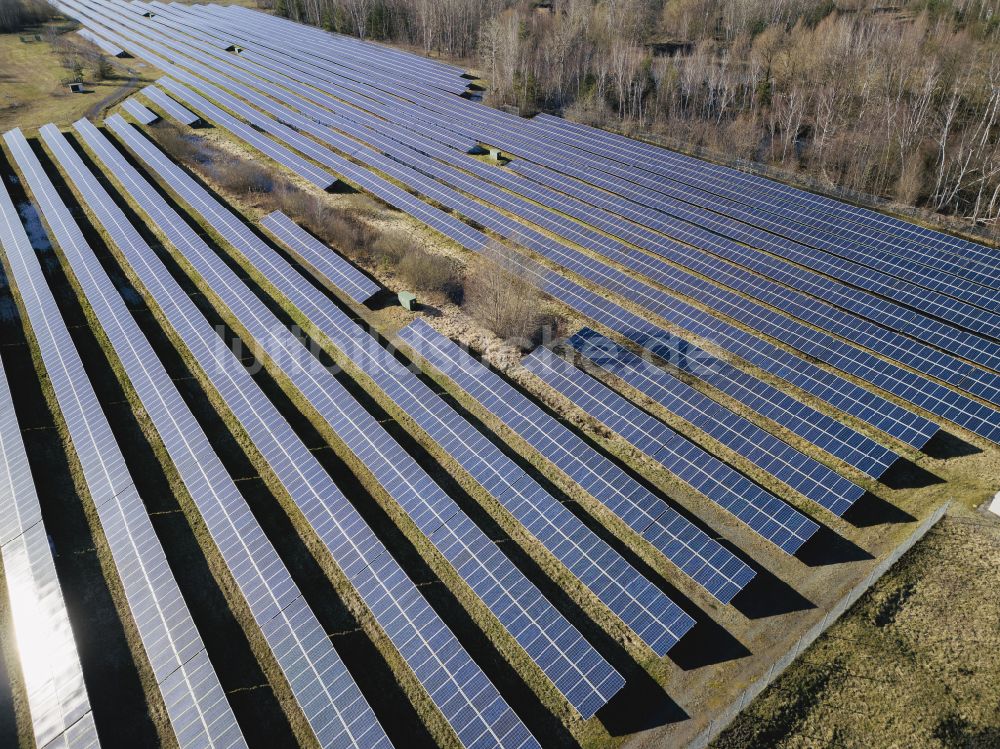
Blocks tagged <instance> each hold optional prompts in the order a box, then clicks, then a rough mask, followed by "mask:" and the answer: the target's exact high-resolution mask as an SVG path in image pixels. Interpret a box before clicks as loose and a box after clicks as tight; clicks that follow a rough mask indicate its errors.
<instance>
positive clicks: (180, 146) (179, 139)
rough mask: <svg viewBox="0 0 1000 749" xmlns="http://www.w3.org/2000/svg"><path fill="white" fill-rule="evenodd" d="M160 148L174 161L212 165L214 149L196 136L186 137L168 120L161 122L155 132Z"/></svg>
mask: <svg viewBox="0 0 1000 749" xmlns="http://www.w3.org/2000/svg"><path fill="white" fill-rule="evenodd" d="M154 132H155V133H156V140H157V142H158V143H159V144H160V147H161V148H162V149H163V150H164V151H166V152H167V153H168V154H170V156H172V157H173V159H174V161H180V162H189V163H197V164H202V165H207V164H211V163H212V161H213V158H212V156H213V154H212V149H210V148H209V147H208V146H207V145H206V144H205V143H204V141H203V140H202V139H201V138H199V137H198V136H196V135H186V134H184V133H182V132H180V131H179V130H177V128H175V127H174V126H173V125H171V124H169V123H168V122H167V121H166V120H160V122H159V124H157V126H156V128H155V131H154Z"/></svg>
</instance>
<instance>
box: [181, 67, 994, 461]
mask: <svg viewBox="0 0 1000 749" xmlns="http://www.w3.org/2000/svg"><path fill="white" fill-rule="evenodd" d="M190 66H191V64H189V67H190ZM175 74H176V73H175ZM180 75H181V76H182V77H184V76H186V74H183V73H182V74H180ZM209 75H211V74H209ZM185 79H186V80H187V81H188V83H191V84H192V85H196V87H199V88H201V89H202V90H208V91H212V92H214V93H213V96H215V97H218V98H221V99H222V100H225V101H226V103H227V106H230V107H231V108H233V109H234V110H235V111H239V112H240V113H241V114H242V115H243V116H246V117H247V118H248V119H250V121H251V122H253V123H254V124H256V125H257V126H258V127H262V128H264V129H267V130H268V131H269V132H272V133H274V134H276V135H277V136H278V137H280V138H282V139H283V140H285V141H286V142H289V143H292V144H295V146H296V147H297V148H300V150H303V152H305V153H308V154H309V155H310V156H312V157H313V158H316V159H317V160H319V161H320V162H321V163H325V164H327V165H331V166H333V167H334V168H337V166H339V165H338V164H337V162H336V160H333V159H331V158H330V157H329V155H328V153H327V154H324V153H323V152H322V149H320V151H317V150H316V147H315V145H314V144H313V142H308V143H305V144H303V143H302V141H301V138H300V136H297V135H295V134H294V133H290V131H288V130H287V128H283V127H282V126H279V125H276V124H275V123H273V122H272V121H270V120H269V119H268V118H265V117H262V116H261V115H260V114H259V112H258V111H257V110H252V109H250V108H249V107H247V106H246V105H244V104H242V103H240V102H238V101H236V100H234V99H232V97H229V96H228V95H226V94H224V93H222V92H219V91H218V90H217V89H216V88H215V87H213V86H206V85H203V84H196V83H194V82H193V80H190V79H189V77H187V78H185ZM216 80H217V79H216ZM228 87H229V88H231V89H234V90H237V89H236V87H235V86H233V85H231V84H230V85H229V86H228ZM255 103H256V104H257V105H258V106H262V107H263V108H265V109H266V110H269V111H272V112H278V113H280V112H282V111H283V110H282V109H281V108H279V107H276V106H275V105H273V103H268V102H267V101H266V100H262V99H258V100H255ZM285 117H286V118H288V117H289V115H288V114H287V113H286V114H285ZM303 120H304V118H299V119H298V120H296V126H297V127H300V128H305V129H307V130H309V127H310V124H311V123H310V122H308V121H303ZM310 132H313V131H311V130H310ZM313 134H314V135H317V136H318V137H322V136H323V135H324V134H323V133H318V132H313ZM325 139H326V140H327V141H328V142H330V140H329V138H328V137H326V138H325ZM351 148H354V149H356V146H351ZM352 155H354V156H355V157H359V153H353V154H352ZM386 161H387V160H382V161H381V162H379V164H378V166H379V168H381V169H384V170H386V171H389V172H390V173H391V171H392V170H391V169H389V168H387V166H386V163H385V162H386ZM369 163H371V160H370V159H369ZM425 168H426V165H425ZM394 176H395V175H394ZM407 183H408V184H410V185H411V186H414V187H416V188H417V189H420V190H421V191H422V192H424V194H429V195H430V196H432V197H434V199H435V200H438V201H439V202H445V203H446V204H447V205H450V206H451V207H456V208H457V209H458V210H461V211H462V212H463V213H465V214H466V215H470V217H472V218H475V219H476V220H477V221H480V222H481V223H485V224H486V225H487V226H490V227H491V228H494V229H495V230H498V231H501V233H505V234H506V235H507V236H508V237H515V238H517V239H518V240H520V241H522V242H524V243H525V244H527V245H528V246H530V247H531V248H532V249H535V250H536V251H541V252H543V253H544V252H545V251H546V250H547V251H548V252H549V254H550V256H551V255H552V254H553V253H558V255H559V256H560V260H559V261H560V262H561V264H563V265H564V266H565V267H568V268H570V269H571V270H574V271H576V272H580V271H581V270H582V271H584V276H585V277H586V278H588V280H592V281H597V282H598V283H602V284H603V285H604V286H605V287H607V288H609V289H611V290H613V291H617V292H618V293H620V294H623V295H625V294H628V295H629V296H630V297H631V298H637V299H638V300H639V302H640V303H641V304H643V305H644V306H646V307H647V308H649V309H651V310H652V311H654V312H656V314H658V315H661V316H663V317H666V318H667V319H669V320H672V321H677V315H678V314H680V315H681V319H682V320H683V322H684V323H685V324H686V325H687V327H689V328H692V327H693V328H694V329H695V330H696V332H698V333H699V334H701V335H712V336H716V337H718V336H720V335H724V336H728V337H729V338H730V339H731V340H732V343H733V344H734V346H735V351H736V352H737V353H739V355H741V356H744V357H746V358H748V359H750V361H751V362H752V363H754V364H756V365H758V366H761V367H762V368H764V369H768V368H769V367H770V369H771V371H774V372H781V373H783V374H785V376H786V377H787V376H788V372H789V369H790V368H791V371H793V372H795V374H794V375H793V376H792V377H791V378H790V381H791V382H792V383H793V384H795V385H798V386H799V387H802V388H803V389H806V390H807V391H808V392H811V393H812V394H814V395H817V396H819V397H821V398H824V399H825V400H827V401H828V402H831V403H834V402H835V403H838V404H840V406H841V408H843V409H844V410H848V411H849V412H850V413H852V415H854V416H856V417H858V418H861V419H863V420H866V421H868V422H869V423H871V424H873V425H874V426H877V427H879V428H881V429H883V430H885V431H888V432H889V433H890V434H894V435H895V436H898V437H900V438H901V439H904V440H906V441H911V442H912V443H913V444H916V445H922V444H923V443H924V442H925V441H926V439H927V438H928V437H929V435H930V434H933V431H934V429H935V427H934V425H933V424H931V423H930V422H928V421H927V420H925V419H922V418H921V417H918V416H916V415H914V414H911V413H908V412H907V411H905V410H904V409H901V408H899V407H898V406H895V405H894V404H893V403H891V402H889V401H887V400H885V399H883V398H881V397H880V396H876V395H874V394H873V393H871V392H870V391H866V390H864V389H862V388H859V387H857V386H854V385H853V384H852V383H850V382H848V381H847V380H844V379H843V378H840V377H837V376H836V375H832V374H831V373H829V372H826V371H825V370H822V369H820V368H819V367H816V366H815V365H812V364H810V363H809V362H807V361H804V360H802V359H800V358H798V357H795V356H792V355H791V354H789V353H787V352H785V351H783V350H782V349H780V348H778V347H775V346H773V345H771V344H769V343H767V342H766V341H763V340H761V339H757V338H755V337H753V336H749V335H748V334H746V333H744V332H743V331H740V330H739V329H737V328H735V327H733V326H731V325H728V324H726V323H722V322H721V321H719V320H717V319H715V318H712V317H711V316H710V315H707V314H706V313H701V312H700V310H697V309H695V308H693V307H691V306H690V305H686V304H684V303H682V302H680V301H679V300H672V303H671V304H666V303H664V302H663V300H662V299H661V300H657V299H655V294H654V292H653V290H652V289H651V288H648V287H646V286H645V284H642V283H641V282H638V281H636V280H635V279H628V280H626V281H625V282H624V283H622V279H623V278H624V276H623V275H622V274H620V273H618V272H616V271H614V270H613V269H610V268H609V267H608V266H603V265H601V264H597V265H596V266H595V265H594V264H593V263H589V266H590V267H587V264H586V263H585V261H581V260H580V258H581V257H582V255H580V254H579V253H574V252H572V251H568V250H567V249H566V248H565V247H564V246H562V245H557V244H556V243H551V242H550V243H548V245H546V242H545V238H544V237H541V235H537V233H532V232H530V231H526V230H525V229H524V227H523V225H521V224H518V223H516V222H512V221H511V220H510V219H505V218H503V217H501V216H500V214H498V213H497V212H496V211H490V210H485V211H484V210H483V209H480V208H478V206H473V205H472V204H470V203H469V201H467V200H465V199H463V198H461V197H460V196H457V194H454V193H451V192H450V191H447V190H442V189H441V188H440V187H439V186H438V185H437V184H435V185H434V186H431V187H428V184H427V181H426V180H419V179H416V180H415V179H413V177H412V176H411V178H410V179H409V180H408V182H407ZM493 197H494V199H495V200H500V202H501V204H502V203H503V202H505V201H504V199H503V194H502V193H500V192H498V191H494V192H493ZM506 202H509V201H506ZM484 215H485V216H486V218H485V219H484ZM526 239H527V240H529V241H526ZM539 245H541V246H539ZM552 245H556V246H555V247H553V246H552ZM567 258H568V259H567ZM646 300H648V301H646ZM759 311H762V312H763V313H766V310H763V308H760V309H759ZM777 319H781V318H777ZM798 330H800V332H801V331H802V330H805V328H804V327H802V326H800V328H799V329H798ZM803 345H804V344H803ZM816 346H818V347H819V348H816V347H812V346H811V345H810V348H809V349H808V350H809V352H810V354H811V355H815V354H816V353H823V352H825V351H826V350H827V349H826V348H824V346H825V342H824V341H823V340H821V341H820V342H819V343H817V344H816ZM820 349H822V351H820ZM848 360H850V359H849V358H848ZM872 361H873V359H872V358H869V359H866V360H865V362H867V364H871V362H872ZM867 364H865V365H864V366H862V365H859V364H855V363H854V362H853V361H851V363H850V365H849V366H848V365H845V366H846V367H847V368H846V371H849V372H850V373H852V374H861V375H863V374H864V373H865V371H867V370H866V369H865V366H867ZM795 370H797V371H795ZM893 371H895V370H893ZM897 374H898V373H897ZM906 374H907V373H903V374H902V375H900V377H901V378H902V379H903V380H906V383H905V384H897V385H896V390H898V391H899V393H898V394H902V395H904V396H906V395H909V396H910V397H911V398H913V399H917V398H921V397H924V396H926V395H927V394H928V393H930V394H931V395H932V396H933V397H941V398H942V399H943V400H944V401H948V400H950V401H953V402H951V403H948V402H944V403H943V405H942V406H941V408H942V409H943V410H945V411H947V413H948V414H950V415H951V416H952V417H953V418H955V419H956V420H959V422H960V423H964V424H965V425H966V426H968V427H969V428H972V429H979V430H983V431H986V432H987V433H992V431H993V430H994V427H993V426H992V424H991V422H990V421H989V417H990V414H991V413H992V411H991V410H990V409H984V408H982V407H977V406H976V404H971V403H970V402H968V401H967V399H966V400H962V399H961V397H958V396H956V394H953V393H951V392H950V391H948V392H945V391H944V390H943V389H939V388H936V387H934V386H933V385H932V384H930V383H921V382H920V381H919V379H917V380H914V379H913V378H907V377H906V376H905V375H906ZM883 379H884V378H883ZM880 382H882V380H880ZM914 383H916V384H914ZM914 393H916V394H914ZM845 398H848V399H850V400H851V401H853V402H852V403H849V404H845ZM956 398H957V399H958V401H957V403H956V402H954V401H955V399H956ZM926 401H927V399H926V398H925V397H924V399H923V400H922V401H920V402H922V403H924V404H925V405H926Z"/></svg>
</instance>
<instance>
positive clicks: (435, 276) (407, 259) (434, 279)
mask: <svg viewBox="0 0 1000 749" xmlns="http://www.w3.org/2000/svg"><path fill="white" fill-rule="evenodd" d="M396 271H397V273H399V275H400V277H401V278H402V279H403V280H404V281H406V283H407V284H409V286H410V287H411V288H412V289H415V290H419V291H424V292H428V293H434V294H443V295H444V296H446V297H448V298H449V299H451V300H453V301H460V300H461V297H462V284H461V282H460V281H459V278H458V274H457V273H456V272H455V264H454V263H453V262H452V261H451V260H449V259H448V258H445V257H441V256H440V255H433V254H431V253H429V252H427V251H426V250H422V249H420V248H417V247H414V248H411V249H410V251H409V252H408V253H407V254H406V255H404V256H403V257H402V259H401V260H400V261H399V265H398V267H397V269H396Z"/></svg>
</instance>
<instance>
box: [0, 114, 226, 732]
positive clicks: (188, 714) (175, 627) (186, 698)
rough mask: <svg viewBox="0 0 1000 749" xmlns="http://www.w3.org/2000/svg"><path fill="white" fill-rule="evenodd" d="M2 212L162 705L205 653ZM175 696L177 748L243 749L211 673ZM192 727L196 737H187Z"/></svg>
mask: <svg viewBox="0 0 1000 749" xmlns="http://www.w3.org/2000/svg"><path fill="white" fill-rule="evenodd" d="M49 127H51V126H49ZM4 139H5V140H6V142H7V145H8V146H9V148H10V149H11V152H12V153H13V154H14V157H15V160H16V161H17V162H18V165H19V166H20V168H21V170H22V173H24V174H25V176H26V178H27V179H28V182H29V184H30V185H31V187H32V191H33V192H34V194H35V196H36V197H37V198H38V200H39V201H40V203H41V205H42V209H43V213H44V214H45V216H46V218H47V219H48V222H49V226H50V227H52V228H53V230H54V231H58V237H57V238H58V239H59V241H60V244H61V245H62V246H63V249H64V251H71V250H72V248H73V247H74V242H75V235H79V229H78V228H77V227H76V226H75V224H74V223H73V222H72V219H71V218H69V214H68V211H67V210H66V208H65V206H64V205H63V204H62V203H61V201H60V199H59V198H58V196H57V194H56V193H55V190H54V188H53V187H52V184H51V182H49V180H48V178H47V177H46V176H45V174H44V172H43V171H42V169H41V165H40V164H39V163H38V160H37V158H36V157H35V156H34V153H33V152H32V151H31V149H30V147H29V146H28V143H27V141H26V140H25V139H24V137H23V136H22V135H21V132H20V131H19V130H12V131H11V132H9V133H7V134H6V135H5V136H4ZM0 212H2V215H3V223H0V225H2V226H5V228H6V232H5V233H4V235H3V240H4V249H5V251H6V254H7V258H8V260H9V262H10V267H11V270H12V280H13V281H14V283H15V284H16V285H17V288H18V290H19V292H20V295H21V300H22V302H23V304H24V308H25V310H26V312H27V318H28V322H29V323H30V324H31V328H32V330H33V332H34V335H35V341H36V344H37V346H38V349H39V351H40V354H41V358H42V363H43V365H44V367H45V372H46V375H47V376H48V381H49V383H50V384H51V386H52V389H53V392H54V394H55V397H56V400H57V402H58V404H59V408H60V411H61V414H62V417H63V420H64V421H65V424H66V427H67V430H68V432H69V436H70V440H71V443H72V446H73V450H74V452H75V454H76V456H77V459H78V460H79V462H80V466H81V468H82V471H83V476H84V480H85V481H86V483H87V488H88V491H89V494H90V497H91V499H92V501H93V502H94V504H95V506H96V508H97V515H98V519H99V521H100V523H101V527H102V530H103V532H104V537H105V539H106V541H107V544H108V547H109V549H110V551H111V556H112V559H113V560H114V564H115V567H116V569H117V571H118V574H119V577H120V579H121V583H122V587H123V589H124V592H125V596H126V599H127V603H128V606H129V610H130V611H131V613H132V616H133V619H134V621H135V626H136V631H137V632H138V635H139V639H140V640H141V642H142V645H143V648H144V649H145V653H146V657H147V658H148V659H149V663H150V666H151V668H152V671H153V676H154V679H155V680H156V683H157V685H158V687H159V689H160V691H161V694H163V696H164V700H165V702H166V697H167V696H168V694H167V692H166V691H165V685H166V684H167V682H168V680H169V678H170V676H171V674H173V673H176V672H177V671H178V670H179V669H182V668H184V666H185V665H186V664H188V663H191V662H193V661H194V660H195V659H197V658H199V657H201V656H202V655H203V654H204V652H205V646H204V644H203V643H202V640H201V637H200V635H199V634H198V631H197V629H196V628H195V626H194V622H193V621H192V620H191V615H190V613H189V611H188V609H187V605H186V604H185V603H184V599H183V598H182V597H181V594H180V590H179V589H178V587H177V583H176V581H175V580H174V577H173V573H172V572H171V570H170V568H169V566H168V565H167V560H166V557H165V556H164V554H163V548H162V547H161V546H160V542H159V539H158V538H157V537H156V534H155V532H154V531H153V526H152V524H151V523H150V519H149V516H148V515H147V514H146V510H145V507H144V506H143V503H142V500H141V499H140V497H139V494H138V492H137V491H136V489H135V485H134V483H133V481H132V477H131V476H130V475H129V471H128V468H127V467H126V465H125V459H124V457H123V456H122V454H121V450H120V449H119V447H118V444H117V442H116V440H115V437H114V434H113V433H112V431H111V427H110V425H109V424H108V421H107V419H106V418H105V416H104V414H103V411H102V410H101V406H100V404H99V402H98V400H97V395H96V393H95V392H94V389H93V386H92V385H91V384H90V381H89V380H88V379H87V375H86V372H85V370H84V368H83V362H82V361H81V360H80V356H79V354H78V353H77V351H76V348H75V346H74V344H73V341H72V339H71V338H70V335H69V331H68V329H67V328H66V324H65V323H64V322H63V320H62V318H61V317H60V315H59V311H58V308H57V306H56V303H55V299H54V298H53V296H52V292H51V291H50V290H49V288H48V286H47V285H46V283H45V278H44V276H43V274H42V270H41V267H40V265H39V263H38V260H37V258H36V257H35V254H34V251H33V250H32V248H31V244H30V242H29V241H28V238H27V235H25V234H24V230H23V227H21V225H20V222H19V219H18V216H17V212H16V210H15V208H14V205H13V203H12V202H11V201H10V198H9V196H8V195H7V192H6V189H0ZM74 229H76V231H75V232H74V231H73V230H74ZM172 694H173V695H174V696H175V697H176V698H177V699H171V701H169V702H166V708H167V717H168V720H169V721H170V724H171V727H172V728H173V729H174V734H175V736H176V737H178V738H180V737H181V736H185V737H190V738H191V741H189V742H188V743H187V744H182V746H192V747H193V746H205V745H206V744H211V745H218V746H220V747H226V746H240V745H245V744H244V742H243V740H242V736H241V734H240V732H239V728H238V726H237V725H236V721H235V718H234V717H233V715H232V711H231V710H230V708H229V705H228V703H227V702H226V700H225V695H224V693H223V691H222V687H221V685H220V684H219V681H218V678H217V677H216V676H215V674H214V672H212V671H211V670H208V671H207V672H205V673H204V674H203V679H202V680H201V682H200V684H198V685H194V684H187V685H186V688H185V689H179V690H178V689H175V690H174V691H173V692H172ZM182 703H183V709H181V708H182ZM207 716H213V718H214V719H215V722H214V723H213V724H208V723H205V722H204V720H203V719H204V718H205V717H207ZM193 723H194V724H198V725H199V726H200V727H201V730H196V731H194V732H193V733H192V731H191V726H192V724H193ZM77 725H79V726H80V729H79V730H80V733H79V734H78V735H77V734H76V733H75V732H74V738H79V739H80V740H81V741H85V740H86V739H87V738H88V735H89V734H88V732H87V730H86V724H79V723H78V724H77Z"/></svg>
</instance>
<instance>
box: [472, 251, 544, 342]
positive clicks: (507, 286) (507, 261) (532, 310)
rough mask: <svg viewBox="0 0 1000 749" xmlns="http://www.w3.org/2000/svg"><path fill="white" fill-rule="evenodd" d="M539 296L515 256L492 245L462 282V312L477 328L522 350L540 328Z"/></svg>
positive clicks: (516, 254) (517, 256) (540, 297)
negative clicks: (478, 325)
mask: <svg viewBox="0 0 1000 749" xmlns="http://www.w3.org/2000/svg"><path fill="white" fill-rule="evenodd" d="M541 305H542V295H541V293H540V292H539V291H538V289H537V288H536V287H535V286H534V285H533V284H532V283H531V282H530V280H529V278H528V273H527V271H526V270H525V267H524V265H523V262H522V261H521V260H520V256H519V255H518V253H517V252H515V251H513V250H511V249H509V248H507V247H505V246H503V245H502V244H493V245H491V246H490V247H488V248H487V250H486V251H485V252H484V253H483V255H482V256H481V257H479V258H478V259H477V261H476V263H475V264H474V265H473V267H472V268H471V270H470V271H469V272H468V274H467V276H466V279H465V298H464V302H463V305H462V306H463V309H464V310H465V311H466V313H468V314H469V315H470V316H471V317H472V318H474V319H475V320H476V321H478V322H479V323H480V324H481V325H483V326H484V327H486V328H489V329H490V330H492V331H493V332H494V333H496V334H497V335H498V336H500V337H501V338H504V339H507V340H509V341H511V342H513V343H515V344H516V345H518V346H520V347H521V348H523V349H528V348H530V347H531V346H532V345H533V344H534V342H535V339H536V337H537V335H538V332H539V327H540V324H541V319H542V317H541Z"/></svg>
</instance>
